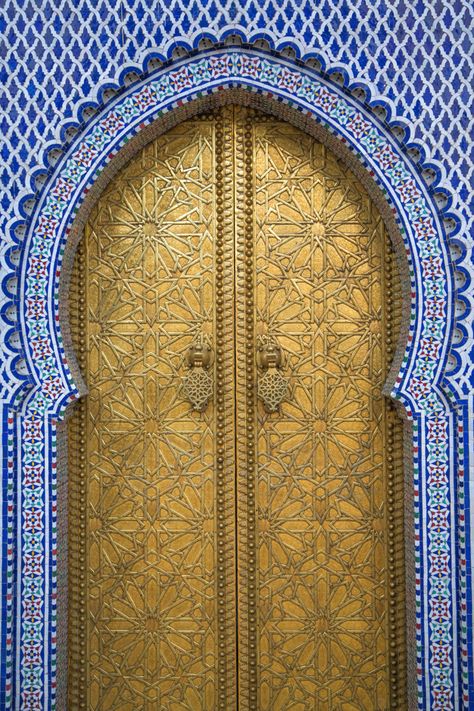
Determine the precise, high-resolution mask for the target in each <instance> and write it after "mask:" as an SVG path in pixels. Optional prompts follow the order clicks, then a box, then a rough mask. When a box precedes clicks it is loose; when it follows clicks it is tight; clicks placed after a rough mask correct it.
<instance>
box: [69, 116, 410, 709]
mask: <svg viewBox="0 0 474 711" xmlns="http://www.w3.org/2000/svg"><path fill="white" fill-rule="evenodd" d="M386 240H387V238H386V234H385V230H384V227H383V224H382V222H381V219H380V216H379V215H378V213H377V211H376V210H375V208H374V206H373V205H372V203H371V201H370V200H369V198H368V196H367V193H366V192H365V190H364V189H363V188H362V186H361V185H360V184H359V183H358V181H357V180H356V179H355V178H354V176H353V175H352V174H351V173H350V172H349V171H348V170H347V169H346V168H344V167H343V166H342V165H341V164H340V163H339V161H338V160H337V159H336V158H335V157H334V156H333V155H332V154H331V153H329V152H328V151H327V149H326V148H325V147H324V146H323V145H321V144H319V143H318V142H317V141H315V140H314V139H312V138H310V137H308V136H306V135H305V134H303V133H302V132H301V131H300V130H299V129H296V128H294V127H293V126H290V125H288V124H285V123H283V122H281V121H277V120H275V119H271V118H268V117H265V116H262V115H260V114H258V113H256V112H255V111H251V110H248V109H244V108H238V107H226V108H224V109H221V110H220V111H219V112H216V113H215V114H209V115H206V116H200V117H198V118H196V119H193V120H190V121H187V122H186V123H184V124H182V125H180V126H177V127H176V128H174V129H172V130H171V131H170V132H169V133H168V134H166V135H165V136H161V137H160V138H158V139H156V140H155V141H154V142H153V143H151V144H149V145H148V146H147V147H146V148H145V149H143V151H142V152H141V153H140V155H139V156H137V158H136V159H134V160H133V161H132V162H131V163H130V164H129V166H127V168H126V169H125V170H123V171H122V172H121V173H120V174H119V175H118V177H117V178H116V179H115V180H114V182H113V184H112V185H111V186H110V188H109V189H108V191H107V192H106V193H105V194H104V195H103V196H102V198H101V199H100V201H99V204H98V206H97V207H96V209H95V211H94V213H93V215H92V216H91V220H90V223H89V226H88V228H87V230H86V238H85V240H84V243H83V245H81V248H80V250H79V253H78V261H77V269H76V272H75V274H74V275H73V281H72V293H71V304H72V323H73V329H72V331H73V337H74V339H75V342H76V344H77V348H78V352H79V355H80V363H81V366H82V367H83V369H84V371H85V372H86V374H87V378H88V381H89V388H90V395H89V396H88V398H87V400H86V401H85V402H84V403H82V404H81V407H80V408H79V411H78V413H76V415H75V416H74V418H72V423H71V426H70V443H71V448H70V451H71V454H70V470H71V476H70V491H71V505H70V512H71V517H72V519H73V520H74V521H76V520H77V521H78V522H79V525H78V526H72V527H71V532H70V551H71V567H70V571H71V573H70V590H71V593H70V615H71V617H70V620H71V622H70V639H71V653H70V685H69V708H70V709H71V711H75V710H76V709H81V708H87V709H91V711H98V710H99V709H100V710H101V711H107V710H108V709H112V710H114V711H115V710H116V711H118V709H122V708H134V709H137V710H138V709H143V710H144V711H145V710H147V709H151V708H153V709H155V708H159V709H163V711H165V710H166V709H170V710H171V709H182V710H183V711H185V710H189V711H190V710H191V709H192V710H193V711H199V710H200V709H201V710H202V711H204V710H205V711H214V710H215V709H219V710H220V709H223V710H224V711H236V709H237V692H238V698H239V706H238V708H239V711H256V710H257V709H259V711H277V710H278V709H283V708H285V709H286V708H288V709H299V708H301V709H303V708H313V706H314V704H315V703H317V707H318V709H320V710H322V711H324V710H325V709H326V711H329V710H331V711H332V710H333V709H339V708H341V709H342V708H346V707H347V708H349V707H350V708H351V709H354V710H356V709H360V711H362V710H363V711H370V710H373V711H375V710H377V711H383V710H384V709H392V710H395V709H396V710H397V711H402V710H403V709H404V708H406V693H405V679H404V664H405V661H404V660H405V656H404V655H405V652H404V572H403V569H404V560H403V500H402V496H401V492H402V487H403V477H402V464H401V450H402V446H401V430H400V424H399V422H398V420H397V417H396V415H395V413H394V411H393V410H392V408H391V407H390V406H389V405H388V403H387V402H386V401H385V400H384V398H383V397H382V395H381V386H382V383H383V380H384V377H385V373H386V371H387V366H388V362H389V359H390V357H391V354H392V350H393V344H394V342H395V340H396V333H397V331H398V326H399V315H398V313H399V312H398V311H397V309H398V306H397V304H399V288H398V281H397V276H396V268H392V265H393V263H392V257H391V252H390V247H389V245H388V243H387V241H386ZM383 296H384V298H382V297H383ZM384 299H385V301H384ZM391 300H392V301H393V306H392V301H391ZM392 314H395V317H394V318H393V319H392V318H391V316H392ZM196 333H198V334H201V335H200V339H201V342H200V343H196V342H195V341H196V336H195V334H196ZM265 334H271V338H270V339H269V337H268V335H265ZM209 339H210V340H209ZM198 340H199V339H198ZM193 341H194V344H193ZM209 342H212V346H213V354H212V357H210V356H211V354H210V353H209V352H208V351H207V349H206V348H204V344H205V343H209ZM193 345H194V346H195V349H194V351H191V350H190V349H191V347H192V346H193ZM196 345H197V346H198V348H196ZM258 347H262V348H263V350H261V351H259V352H258V355H257V358H256V357H255V354H256V348H258ZM200 349H201V350H200ZM282 352H283V353H284V356H285V357H284V363H283V359H282ZM183 363H187V365H188V366H194V367H191V368H190V371H189V372H188V373H186V375H185V376H184V381H185V379H186V378H187V377H189V376H190V375H191V374H192V373H193V372H199V371H202V372H204V373H206V374H207V375H208V376H209V377H211V375H212V380H213V393H212V398H207V406H206V407H205V409H202V408H199V409H200V410H201V414H200V415H197V414H196V412H193V410H191V409H190V408H189V405H188V404H187V403H186V402H184V401H183V387H184V389H185V390H186V386H185V382H184V381H183V370H182V369H183ZM282 365H284V371H283V372H281V366H282ZM206 366H207V367H206ZM265 368H266V372H265ZM268 373H278V374H280V375H281V376H282V377H284V376H285V375H286V373H291V398H288V397H283V399H281V396H282V395H283V392H282V391H280V393H279V398H277V397H273V396H272V395H271V394H270V395H269V394H268V393H265V392H264V390H263V391H262V387H261V383H262V381H263V379H264V378H265V375H266V374H268ZM285 380H286V379H285ZM207 394H209V391H207ZM264 395H265V396H266V398H267V400H268V402H269V408H268V409H270V407H273V408H275V409H276V408H278V416H274V417H268V415H266V414H265V413H264V410H263V408H262V407H261V406H259V405H258V402H257V400H258V397H262V399H263V396H264ZM285 395H286V390H285ZM272 398H273V399H272ZM277 399H280V402H278V403H277ZM202 402H203V401H202V400H201V401H200V403H201V405H202V407H204V405H203V404H202ZM236 573H237V580H236V578H235V574H236ZM236 594H237V596H236ZM236 622H237V635H238V645H237V643H236V642H237V640H236ZM237 648H238V655H237ZM237 684H238V690H237Z"/></svg>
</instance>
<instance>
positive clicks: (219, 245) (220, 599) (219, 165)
mask: <svg viewBox="0 0 474 711" xmlns="http://www.w3.org/2000/svg"><path fill="white" fill-rule="evenodd" d="M215 140H216V153H215V166H216V169H215V170H216V286H215V289H216V405H217V424H216V442H217V450H216V454H217V486H216V495H217V521H218V524H217V570H218V575H217V578H218V583H217V587H218V593H217V618H218V620H217V623H218V629H219V632H218V639H219V642H218V650H219V651H218V699H219V709H223V710H225V709H226V706H227V689H226V686H227V684H226V682H227V660H226V606H227V600H226V576H225V553H226V540H225V537H226V531H225V526H226V523H225V489H226V485H225V476H226V471H225V403H224V397H225V392H224V391H225V384H224V377H225V376H224V347H225V327H224V288H223V286H224V268H225V265H224V218H225V215H224V188H223V182H224V165H223V161H224V126H223V117H222V112H220V111H219V112H217V115H216V139H215Z"/></svg>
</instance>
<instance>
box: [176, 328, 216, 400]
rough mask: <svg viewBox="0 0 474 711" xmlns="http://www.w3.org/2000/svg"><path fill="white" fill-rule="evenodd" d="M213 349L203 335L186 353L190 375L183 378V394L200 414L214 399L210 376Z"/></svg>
mask: <svg viewBox="0 0 474 711" xmlns="http://www.w3.org/2000/svg"><path fill="white" fill-rule="evenodd" d="M211 354H212V349H211V345H210V343H209V342H208V341H207V339H206V338H205V337H204V336H203V335H201V334H200V335H199V336H198V337H197V338H196V340H195V341H193V343H192V345H191V346H190V347H189V350H188V352H187V353H186V362H187V364H188V367H189V373H187V375H185V377H184V378H183V392H184V394H185V395H186V397H187V399H188V400H189V402H190V403H191V405H192V406H193V408H194V409H195V410H197V411H198V412H202V411H203V410H205V409H206V406H207V403H208V402H209V400H210V399H211V397H212V393H213V390H214V384H213V381H212V378H211V376H210V375H209V373H208V372H207V371H208V368H209V366H210V365H211Z"/></svg>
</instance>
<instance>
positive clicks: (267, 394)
mask: <svg viewBox="0 0 474 711" xmlns="http://www.w3.org/2000/svg"><path fill="white" fill-rule="evenodd" d="M257 366H258V368H259V370H260V371H262V372H263V375H260V376H259V378H258V385H257V393H258V397H259V398H260V399H261V400H263V404H264V405H265V410H266V411H267V412H277V411H278V408H279V407H280V405H281V403H282V401H283V400H284V398H285V395H286V393H287V391H288V380H287V378H285V377H284V376H283V375H282V374H281V372H280V370H281V368H282V366H283V355H282V351H281V347H280V345H279V344H278V342H277V341H276V340H275V339H274V338H272V337H271V336H259V337H258V339H257Z"/></svg>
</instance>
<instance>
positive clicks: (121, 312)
mask: <svg viewBox="0 0 474 711" xmlns="http://www.w3.org/2000/svg"><path fill="white" fill-rule="evenodd" d="M218 124H219V122H218V121H217V120H216V118H214V117H210V118H202V119H200V120H195V121H189V122H187V123H186V124H182V125H180V126H178V127H176V128H175V129H173V130H172V131H170V132H169V133H168V134H167V135H166V136H164V137H162V138H160V139H158V140H156V141H155V142H153V143H151V144H149V145H148V146H147V147H146V148H145V149H144V150H143V151H142V152H141V154H140V156H139V157H138V158H137V159H135V160H134V161H132V163H131V164H130V165H129V166H128V167H127V168H126V169H125V170H124V171H122V173H121V174H120V176H119V177H118V178H116V179H115V180H114V182H113V184H112V185H111V187H110V188H109V190H108V191H107V192H106V193H105V194H104V195H103V196H102V198H101V200H100V202H99V205H98V207H97V208H96V210H95V212H94V214H93V215H92V217H91V219H90V222H89V225H88V227H87V230H86V235H85V240H84V244H83V245H82V246H81V250H80V253H79V274H78V277H77V281H78V282H79V284H77V282H76V286H73V288H76V289H80V293H81V294H82V295H84V297H85V299H86V303H85V305H84V308H83V314H82V316H83V320H85V321H86V323H87V325H86V327H85V339H84V340H85V342H84V348H83V350H84V362H83V367H84V370H85V372H86V373H87V379H88V383H89V395H88V397H87V399H86V401H85V403H84V405H83V406H82V412H81V413H80V415H79V420H78V421H77V422H76V432H74V425H73V427H72V430H73V432H72V436H73V437H74V438H75V440H76V443H77V439H78V438H80V437H81V436H82V437H83V442H82V443H80V446H81V444H82V447H83V448H84V449H85V450H86V452H87V457H86V458H85V460H83V461H82V462H80V463H79V467H78V469H79V471H77V472H76V474H75V473H74V469H75V467H77V464H76V463H75V462H74V460H73V461H72V469H73V471H72V477H71V478H72V479H73V480H74V479H78V478H79V479H81V480H82V481H84V482H85V487H86V490H87V494H86V501H85V502H84V504H81V506H82V505H85V509H86V510H85V521H84V523H85V546H84V547H83V546H82V543H81V542H80V541H78V540H77V539H76V531H75V530H74V528H72V529H71V544H72V550H71V555H72V558H73V560H74V559H77V558H80V557H81V556H82V560H79V561H78V562H79V567H80V569H81V573H82V574H83V575H85V577H86V581H87V582H86V587H85V590H87V593H85V595H83V596H82V600H81V599H79V598H80V595H79V596H78V598H77V603H78V604H77V605H76V606H74V602H75V598H74V597H73V600H72V607H71V626H70V627H71V635H72V640H71V642H72V644H71V648H72V655H71V667H72V669H71V684H70V695H71V703H72V706H73V708H74V707H75V705H74V704H75V701H74V699H75V698H76V696H77V698H78V699H85V707H86V708H87V709H101V710H102V709H104V710H105V709H123V710H125V709H146V710H147V711H148V710H150V711H151V710H154V709H164V708H170V709H176V710H178V709H196V710H198V709H213V708H217V703H218V694H219V693H221V694H226V708H229V709H232V708H233V703H234V702H233V700H232V699H233V686H234V685H235V671H234V669H232V668H231V669H230V670H229V674H227V675H226V670H225V668H224V670H223V674H224V681H223V682H222V681H220V682H219V680H218V676H217V668H216V665H217V657H218V633H219V631H218V627H219V625H220V626H221V627H223V628H224V632H225V634H224V636H223V643H224V651H225V661H226V660H227V657H228V658H229V659H232V660H235V632H234V623H235V615H234V606H235V603H234V572H233V571H234V550H235V545H234V542H233V535H234V515H233V510H232V509H231V508H230V507H229V506H227V507H226V506H224V505H222V504H221V503H220V499H219V497H218V494H220V496H221V497H222V496H223V495H224V496H225V495H226V491H225V488H227V489H229V488H230V492H227V494H228V495H227V496H226V499H230V493H231V494H232V497H233V490H234V485H233V481H232V476H231V477H229V478H228V481H227V483H224V484H223V485H221V484H219V485H218V484H217V481H216V463H217V464H219V463H218V462H217V458H218V457H220V458H222V459H223V460H224V461H225V460H226V459H227V460H228V459H229V458H230V461H231V462H232V460H233V456H234V438H233V423H232V413H233V404H234V394H233V385H232V381H233V378H232V373H233V357H234V356H233V352H234V349H233V346H232V338H233V319H232V308H233V304H231V305H230V309H231V311H230V312H229V313H228V314H227V318H226V320H225V324H227V325H224V326H223V323H224V321H223V319H222V315H220V316H219V319H218V323H216V296H217V292H222V282H223V275H222V273H221V272H220V271H219V264H218V263H216V239H217V235H218V231H219V230H220V228H221V222H222V219H221V217H220V214H219V213H218V212H216V191H217V190H220V187H219V185H218V183H217V181H216V171H215V166H216V134H217V132H218ZM221 133H222V131H221ZM218 150H219V151H221V150H222V146H221V145H220V146H219V147H218ZM219 162H222V161H221V160H219ZM232 236H233V232H232ZM230 269H232V255H231V262H230ZM82 285H83V286H82ZM79 306H80V304H79ZM229 317H230V318H229ZM223 328H224V329H225V330H224V331H223V330H222V329H223ZM199 335H205V336H207V337H208V338H209V340H210V341H211V343H212V346H213V348H214V349H215V348H216V346H217V347H220V346H221V345H222V344H221V343H219V342H217V343H216V339H220V341H223V340H225V342H226V343H227V344H228V348H226V353H225V369H226V371H227V373H228V376H227V378H222V377H221V378H220V383H219V386H218V388H217V390H216V392H215V397H216V398H217V399H219V400H223V404H222V403H220V404H219V408H220V409H222V408H224V410H225V411H226V412H227V413H228V414H227V420H226V423H225V424H226V425H227V426H228V427H229V429H230V432H231V439H230V440H229V438H227V441H226V439H225V437H223V423H222V421H221V419H220V418H221V415H220V414H219V413H218V412H217V409H216V407H215V404H214V402H212V401H211V402H210V403H209V405H208V407H207V408H206V410H205V412H203V413H202V414H201V413H195V412H193V411H192V410H191V407H190V405H189V403H188V402H187V401H186V399H185V397H184V395H183V391H182V377H183V375H184V373H185V372H186V369H185V368H184V365H183V364H184V361H185V356H186V353H187V351H188V349H189V348H190V346H191V345H192V343H193V341H194V340H195V339H196V337H197V336H199ZM82 338H83V337H82ZM81 342H82V339H81ZM214 367H216V366H214ZM214 367H213V369H214ZM220 367H222V366H221V365H220V364H218V365H217V368H220ZM216 372H217V371H216ZM215 375H216V373H214V372H212V374H211V377H212V378H213V380H215ZM77 429H79V433H78V432H77ZM218 449H219V451H218ZM72 493H73V499H74V493H75V492H72ZM73 505H74V503H73ZM72 513H73V515H74V513H76V512H72ZM71 523H72V524H73V521H72V522H71ZM222 523H223V524H225V537H224V539H223V541H222V544H221V542H220V539H218V535H219V526H220V525H221V524H222ZM220 547H223V550H222V551H220V550H219V549H220ZM218 553H225V561H224V563H223V565H221V564H219V566H220V568H221V569H222V570H218V567H217V565H216V563H217V556H218ZM224 567H225V570H224ZM222 573H225V578H224V576H222ZM221 576H222V578H223V579H225V586H224V587H222V586H221V580H220V577H221ZM71 583H72V588H73V590H74V589H75V588H76V587H77V584H76V581H75V580H74V579H72V580H71ZM218 590H219V593H220V592H224V593H225V596H224V598H223V605H220V597H218V592H217V591H218ZM79 592H80V591H79ZM81 607H82V609H87V613H86V619H85V625H86V631H87V636H86V638H85V640H84V643H85V644H84V646H83V647H82V648H81V647H80V642H81V640H80V638H79V639H76V637H79V630H82V624H81V623H79V625H78V624H77V623H78V619H77V618H78V617H79V618H80V617H81V612H80V608H81ZM81 622H82V620H81ZM76 625H77V626H76ZM84 659H87V660H88V661H87V663H86V675H85V676H83V675H82V674H81V673H80V669H81V666H82V667H84V666H85V662H84ZM233 664H235V661H234V662H233ZM221 672H222V670H221ZM229 679H230V682H229Z"/></svg>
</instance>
